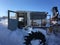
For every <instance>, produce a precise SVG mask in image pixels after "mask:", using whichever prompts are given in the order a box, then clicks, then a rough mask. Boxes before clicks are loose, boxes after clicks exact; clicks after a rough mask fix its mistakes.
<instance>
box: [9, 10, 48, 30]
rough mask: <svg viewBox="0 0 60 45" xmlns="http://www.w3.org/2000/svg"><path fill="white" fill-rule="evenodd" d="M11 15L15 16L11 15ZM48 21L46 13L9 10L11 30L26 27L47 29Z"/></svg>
mask: <svg viewBox="0 0 60 45" xmlns="http://www.w3.org/2000/svg"><path fill="white" fill-rule="evenodd" d="M11 13H15V14H14V15H13V14H12V15H11ZM46 20H47V13H46V12H38V11H11V10H8V28H9V29H11V30H15V29H17V28H19V29H21V28H23V27H25V26H32V27H45V26H46ZM12 27H13V28H12Z"/></svg>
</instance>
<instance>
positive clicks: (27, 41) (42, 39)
mask: <svg viewBox="0 0 60 45" xmlns="http://www.w3.org/2000/svg"><path fill="white" fill-rule="evenodd" d="M32 40H40V42H39V45H46V39H45V36H44V35H43V34H42V33H41V32H32V33H29V36H25V42H24V44H25V45H33V44H31V41H32Z"/></svg>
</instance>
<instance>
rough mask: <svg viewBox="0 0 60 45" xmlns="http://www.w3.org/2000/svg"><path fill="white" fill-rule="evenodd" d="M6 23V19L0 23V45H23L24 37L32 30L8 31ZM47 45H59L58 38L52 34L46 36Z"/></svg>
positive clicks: (59, 40) (59, 39)
mask: <svg viewBox="0 0 60 45" xmlns="http://www.w3.org/2000/svg"><path fill="white" fill-rule="evenodd" d="M7 22H8V20H7V19H6V20H5V19H4V20H2V21H0V45H24V44H23V42H24V36H25V35H28V34H27V32H30V31H31V30H32V29H31V30H30V31H27V32H26V31H25V30H23V29H17V30H15V31H10V30H9V29H8V28H7V26H8V23H7ZM34 30H36V31H37V29H34ZM40 30H42V29H40ZM41 32H43V33H44V34H45V33H46V32H44V31H43V30H42V31H41ZM45 35H46V34H45ZM32 43H34V44H33V45H37V43H38V41H37V42H36V43H35V42H34V41H32ZM47 43H48V45H60V36H59V37H58V36H55V35H54V34H53V33H52V34H50V35H47Z"/></svg>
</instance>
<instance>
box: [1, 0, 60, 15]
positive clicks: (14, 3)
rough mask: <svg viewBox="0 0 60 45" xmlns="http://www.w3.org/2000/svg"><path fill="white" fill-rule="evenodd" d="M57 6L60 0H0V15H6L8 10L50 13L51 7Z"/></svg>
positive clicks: (59, 5)
mask: <svg viewBox="0 0 60 45" xmlns="http://www.w3.org/2000/svg"><path fill="white" fill-rule="evenodd" d="M53 6H58V9H59V12H60V0H0V16H7V11H8V10H13V11H17V10H26V11H41V12H42V11H46V12H48V14H51V8H52V7H53Z"/></svg>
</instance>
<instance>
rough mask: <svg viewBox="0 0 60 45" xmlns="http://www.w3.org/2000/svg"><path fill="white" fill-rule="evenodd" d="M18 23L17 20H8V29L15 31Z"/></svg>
mask: <svg viewBox="0 0 60 45" xmlns="http://www.w3.org/2000/svg"><path fill="white" fill-rule="evenodd" d="M17 24H18V21H17V19H9V21H8V29H10V30H16V29H17Z"/></svg>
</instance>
